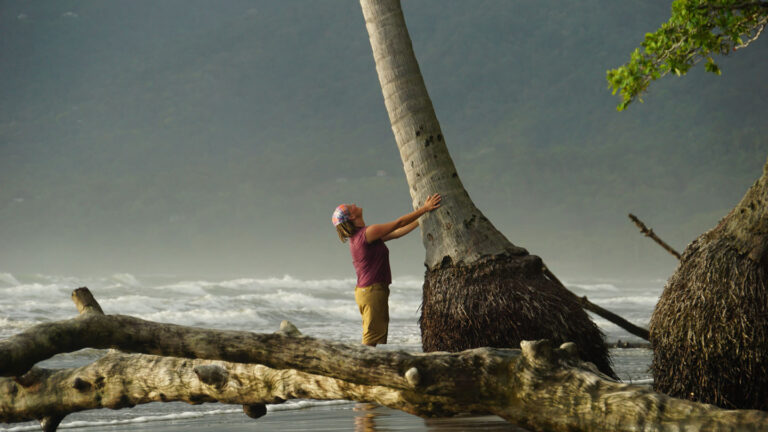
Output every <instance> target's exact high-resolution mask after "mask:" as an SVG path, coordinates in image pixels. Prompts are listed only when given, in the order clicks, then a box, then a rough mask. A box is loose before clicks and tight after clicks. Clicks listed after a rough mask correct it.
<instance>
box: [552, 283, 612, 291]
mask: <svg viewBox="0 0 768 432" xmlns="http://www.w3.org/2000/svg"><path fill="white" fill-rule="evenodd" d="M565 285H566V287H568V289H571V290H574V291H601V292H605V291H618V290H619V289H618V288H617V287H616V286H615V285H613V284H609V283H597V284H575V283H574V284H571V283H569V284H565Z"/></svg>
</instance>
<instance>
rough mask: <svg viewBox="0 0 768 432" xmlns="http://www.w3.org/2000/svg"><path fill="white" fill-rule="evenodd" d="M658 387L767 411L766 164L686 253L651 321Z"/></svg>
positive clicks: (678, 394) (724, 404)
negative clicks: (758, 177)
mask: <svg viewBox="0 0 768 432" xmlns="http://www.w3.org/2000/svg"><path fill="white" fill-rule="evenodd" d="M650 332H651V345H652V347H653V367H652V370H653V375H654V383H655V388H656V389H657V390H659V391H661V392H664V393H668V394H670V395H673V396H676V397H681V398H687V399H691V400H696V401H703V402H707V403H713V404H716V405H719V406H722V407H727V408H756V409H763V410H768V163H767V164H766V165H765V167H764V168H763V175H762V177H760V179H759V180H758V181H757V182H755V184H754V185H753V186H752V187H751V188H750V189H749V190H748V191H747V193H746V194H745V195H744V198H742V200H741V202H739V203H738V205H736V207H735V208H734V209H733V210H731V212H730V213H729V214H728V215H727V216H726V217H725V218H723V220H722V221H720V223H719V224H718V225H717V226H716V227H715V228H713V229H712V230H710V231H708V232H706V233H704V234H702V235H701V236H699V238H697V239H696V240H695V241H693V242H692V243H691V244H690V245H689V246H688V247H687V248H686V250H685V251H684V252H683V256H682V259H681V260H680V264H679V265H678V267H677V270H676V271H675V273H674V274H673V275H672V277H671V278H670V279H669V281H668V282H667V285H666V287H665V288H664V291H663V293H662V294H661V298H660V299H659V302H658V304H657V305H656V309H655V310H654V312H653V315H652V316H651V325H650Z"/></svg>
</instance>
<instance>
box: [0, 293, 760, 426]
mask: <svg viewBox="0 0 768 432" xmlns="http://www.w3.org/2000/svg"><path fill="white" fill-rule="evenodd" d="M79 291H81V294H82V291H83V290H82V289H81V290H79ZM93 304H95V305H97V304H96V303H95V301H93ZM81 310H82V309H81ZM95 318H98V319H95ZM128 318H130V317H124V316H119V315H103V314H102V313H100V312H98V311H97V310H96V309H95V308H90V309H87V310H83V314H82V315H81V316H80V317H79V318H75V319H73V320H68V321H60V322H55V323H49V324H41V325H38V326H35V327H33V328H31V329H29V330H28V331H26V332H24V333H22V334H18V335H15V336H12V337H11V338H9V339H6V340H4V341H2V343H0V358H3V359H6V358H12V359H14V360H13V361H10V362H8V361H6V362H5V363H4V364H3V365H2V367H0V371H2V372H3V373H4V374H6V375H7V373H8V371H27V372H26V373H24V374H23V375H18V376H15V377H13V378H0V421H2V422H6V423H11V422H21V421H28V420H33V419H38V420H40V421H41V426H42V427H43V428H44V430H50V431H54V430H56V426H57V425H58V422H60V421H61V420H62V419H63V418H65V416H66V415H68V414H70V413H73V412H77V411H82V410H87V409H96V408H113V409H118V408H128V407H132V406H135V405H137V404H142V403H148V402H168V401H183V402H188V403H191V404H198V403H203V402H221V403H227V404H238V405H243V410H244V412H245V414H247V415H249V416H252V417H260V416H262V415H264V414H265V413H266V409H265V407H264V404H267V403H281V402H283V401H285V400H289V399H294V398H302V399H303V398H312V399H349V400H355V401H360V402H376V403H379V404H381V405H385V406H388V407H391V408H395V409H399V410H403V411H405V412H409V413H412V414H417V415H421V416H447V415H454V414H459V413H483V414H495V415H498V416H500V417H503V418H505V419H507V420H508V421H510V422H512V423H515V424H517V425H520V426H523V427H526V428H529V429H531V430H547V431H604V430H613V431H636V430H644V431H673V430H675V431H676V430H680V429H681V428H683V427H684V428H685V429H686V430H690V431H699V430H718V431H750V430H754V431H758V430H765V429H766V428H768V413H766V412H762V411H726V410H722V409H719V408H716V407H713V406H711V405H704V404H698V403H695V402H690V401H685V400H681V399H673V398H670V397H668V396H664V395H660V394H657V393H654V392H653V391H651V390H650V389H648V388H647V387H642V386H636V385H629V384H622V383H617V382H615V381H613V380H611V379H609V378H607V377H605V376H603V375H601V374H600V373H599V372H597V371H596V370H595V366H594V365H592V364H590V363H585V362H583V361H581V360H579V357H578V355H577V353H578V348H577V347H576V345H575V344H573V343H566V344H563V345H562V346H560V348H557V349H554V348H553V347H552V345H551V343H550V342H549V341H537V342H529V341H523V342H522V343H521V349H519V350H518V349H494V348H478V349H473V350H467V351H463V352H460V353H432V354H409V353H404V352H387V351H381V350H376V349H374V348H370V347H361V346H359V345H342V344H338V343H333V342H329V341H322V340H317V339H313V338H310V337H306V336H302V335H301V334H300V333H299V332H298V331H297V330H296V329H295V327H293V326H291V325H290V324H284V325H283V326H282V327H281V330H280V331H279V332H278V333H277V334H276V335H258V334H251V333H248V332H229V331H214V330H205V329H199V328H192V327H181V326H175V325H170V324H159V323H152V322H148V321H142V320H138V319H135V318H130V319H128ZM73 323H74V324H73ZM118 327H122V328H124V330H123V331H116V328H118ZM35 333H40V337H38V338H35V337H33V335H34V334H35ZM91 333H95V334H98V336H99V338H101V339H106V340H105V341H103V342H101V343H100V344H98V345H96V346H93V347H102V346H104V345H111V346H114V347H118V348H126V347H127V348H129V349H130V350H133V351H142V352H150V351H151V352H156V353H162V354H165V355H174V356H176V355H179V354H182V355H185V356H195V355H206V356H209V358H208V359H191V358H179V357H158V356H154V355H146V354H124V353H119V352H114V351H112V352H109V353H108V354H106V355H105V356H103V357H102V358H100V359H99V360H97V361H95V362H94V363H92V364H90V365H86V366H83V367H80V368H74V369H65V370H48V369H42V368H37V367H32V364H31V363H30V362H35V361H37V360H39V359H37V358H36V356H39V355H40V354H39V352H38V353H37V354H36V355H28V354H26V353H23V352H20V351H23V350H24V349H25V348H28V347H30V346H31V345H29V343H30V342H32V341H33V340H48V341H49V343H48V345H49V346H48V347H47V348H46V349H47V350H48V353H49V354H51V355H52V354H53V353H56V352H67V351H71V350H72V349H73V348H75V347H76V346H77V345H91V341H92V340H94V339H95V338H94V337H92V336H89V334H91ZM150 333H151V334H153V335H154V337H155V338H157V339H156V340H154V341H152V340H148V339H146V337H147V336H148V335H149V334H150ZM53 334H59V335H61V336H62V338H61V339H51V336H52V335H53ZM133 335H135V336H136V338H134V337H133ZM275 336H277V339H276V338H275ZM176 338H180V339H181V341H179V340H176ZM57 340H60V341H61V342H57ZM74 340H84V341H86V342H83V343H79V344H74V345H73V342H72V341H74ZM231 344H238V345H239V346H238V347H237V348H236V349H233V348H232V347H231V346H230V345H231ZM180 346H185V349H183V350H180ZM329 356H332V357H329ZM233 357H238V358H241V359H256V358H258V359H261V360H262V361H263V363H267V364H270V365H288V364H290V365H295V366H294V367H291V368H290V369H283V368H282V367H278V366H275V367H267V366H265V365H263V364H245V363H242V362H232V361H231V360H232V358H233ZM226 360H230V361H226Z"/></svg>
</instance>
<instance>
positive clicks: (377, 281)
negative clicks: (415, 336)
mask: <svg viewBox="0 0 768 432" xmlns="http://www.w3.org/2000/svg"><path fill="white" fill-rule="evenodd" d="M440 200H441V198H440V195H438V194H434V195H432V196H430V197H428V198H427V200H426V201H425V202H424V205H423V206H422V207H421V208H420V209H418V210H416V211H414V212H412V213H408V214H406V215H403V216H400V217H399V218H397V219H395V220H394V221H392V222H387V223H383V224H376V225H368V226H366V225H365V221H364V220H363V209H362V208H360V207H358V206H356V205H354V204H342V205H340V206H338V207H336V210H334V212H333V216H332V217H331V221H332V222H333V225H334V226H335V227H336V232H338V234H339V239H341V241H342V243H346V241H347V239H349V251H350V253H351V254H352V264H353V265H354V266H355V273H357V287H356V288H355V302H357V306H358V307H359V308H360V314H361V315H362V317H363V344H364V345H368V346H376V345H377V344H385V343H387V329H388V327H389V304H388V299H389V284H391V283H392V273H391V271H390V268H389V249H387V246H386V245H385V244H384V242H385V241H389V240H392V239H396V238H400V237H402V236H404V235H406V234H408V233H409V232H411V231H413V230H414V229H415V228H416V227H417V226H418V225H419V218H420V217H421V215H423V214H424V213H427V212H430V211H432V210H434V209H436V208H438V207H440Z"/></svg>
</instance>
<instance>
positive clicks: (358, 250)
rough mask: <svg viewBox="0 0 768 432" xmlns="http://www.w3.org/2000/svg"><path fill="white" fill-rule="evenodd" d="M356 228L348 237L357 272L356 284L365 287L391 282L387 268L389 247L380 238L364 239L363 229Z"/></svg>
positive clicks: (389, 271)
mask: <svg viewBox="0 0 768 432" xmlns="http://www.w3.org/2000/svg"><path fill="white" fill-rule="evenodd" d="M367 228H368V227H362V228H360V229H358V230H357V231H356V232H355V233H354V234H353V235H352V237H351V238H350V239H349V252H350V253H351V254H352V264H353V265H354V266H355V273H357V286H359V287H365V286H369V285H373V284H375V283H384V284H387V285H389V284H391V283H392V272H391V270H390V268H389V249H387V245H385V244H384V241H383V240H381V239H378V240H376V241H375V242H373V243H368V242H367V241H365V230H366V229H367Z"/></svg>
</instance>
